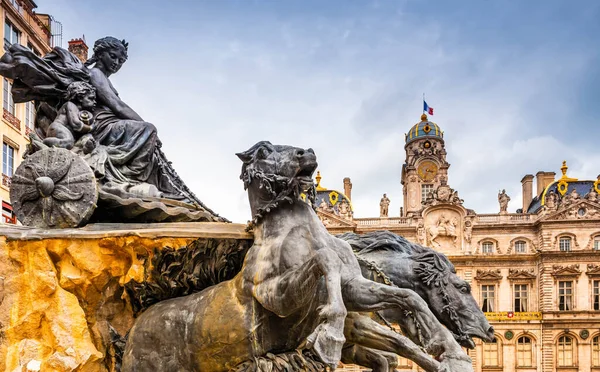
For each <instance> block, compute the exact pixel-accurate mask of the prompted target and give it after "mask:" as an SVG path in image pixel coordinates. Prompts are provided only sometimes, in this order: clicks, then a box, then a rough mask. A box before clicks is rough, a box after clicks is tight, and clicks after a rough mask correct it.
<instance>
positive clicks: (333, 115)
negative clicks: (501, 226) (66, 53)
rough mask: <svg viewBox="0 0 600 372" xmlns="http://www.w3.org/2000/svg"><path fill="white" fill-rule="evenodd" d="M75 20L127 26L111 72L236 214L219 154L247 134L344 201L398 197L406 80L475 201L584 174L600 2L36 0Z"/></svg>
mask: <svg viewBox="0 0 600 372" xmlns="http://www.w3.org/2000/svg"><path fill="white" fill-rule="evenodd" d="M36 3H37V5H38V9H37V11H39V12H41V13H50V14H52V15H53V16H54V18H55V19H56V20H58V21H60V22H61V23H62V25H63V42H62V44H63V46H64V47H66V46H67V41H68V40H70V39H72V38H77V37H81V36H82V35H85V39H86V41H87V43H88V45H89V46H90V50H91V48H92V46H93V42H94V41H95V40H96V39H98V38H100V37H103V36H108V35H110V36H115V37H117V38H120V39H126V40H127V41H128V42H129V59H128V61H127V62H126V63H125V65H124V66H123V68H122V69H121V71H120V72H119V73H118V74H116V75H114V76H112V77H111V80H112V83H113V85H114V86H115V87H116V89H117V90H118V91H119V94H120V96H121V98H122V99H123V100H124V101H125V102H126V103H128V104H129V105H130V106H131V107H132V108H133V109H134V110H136V111H137V112H138V113H139V114H140V115H141V116H142V117H143V118H144V120H146V121H148V122H151V123H153V124H155V125H156V126H157V128H158V131H159V137H160V138H161V140H162V142H163V150H164V151H165V153H166V154H167V156H168V158H169V160H171V161H172V162H173V165H174V167H175V169H176V170H177V172H178V174H179V175H180V176H181V178H182V179H183V180H184V181H185V182H186V184H187V185H188V186H189V187H190V189H191V190H193V191H194V192H195V193H196V194H197V196H198V197H199V198H200V199H201V200H202V201H203V202H204V203H205V204H207V205H208V206H209V207H210V208H212V209H213V210H215V211H216V212H217V213H219V214H220V215H222V216H225V217H227V218H229V219H230V220H232V221H234V222H242V223H244V222H246V221H247V220H249V219H250V218H251V216H250V209H249V206H248V201H247V195H246V193H245V192H244V189H243V184H242V181H241V180H240V179H239V174H240V169H241V162H240V161H239V159H238V158H237V157H236V156H235V153H236V152H241V151H244V150H246V149H248V148H249V147H251V146H252V145H253V144H254V143H256V142H258V141H260V140H269V141H271V142H272V143H273V144H288V145H294V146H298V147H303V148H309V147H310V148H313V149H314V151H315V153H316V155H317V158H318V162H319V170H320V171H321V175H322V177H323V179H322V182H321V183H322V185H323V186H324V187H327V188H330V189H337V190H343V183H342V180H343V178H344V177H350V178H351V179H352V183H353V190H352V202H353V207H354V213H355V217H377V216H379V200H380V198H381V196H382V194H383V193H387V195H388V197H389V198H390V199H391V204H390V207H389V208H390V216H398V215H399V213H400V211H399V209H400V206H402V185H401V184H400V174H401V167H402V163H403V162H404V159H405V152H404V143H405V142H404V134H405V133H406V132H407V131H408V130H409V129H410V127H411V126H412V125H414V124H415V123H416V122H418V121H420V115H421V113H422V111H421V110H422V95H423V93H425V95H426V100H427V103H428V104H429V105H430V106H432V107H434V109H435V115H433V116H432V117H430V119H431V120H432V121H434V122H436V123H437V124H438V125H439V126H440V127H441V128H442V130H443V131H444V138H445V141H446V149H447V152H448V155H447V160H448V162H449V163H450V164H451V167H450V169H449V180H448V183H449V185H450V186H451V187H452V188H454V189H456V190H457V191H458V192H459V195H460V196H461V198H463V199H464V200H465V207H467V208H470V209H474V210H475V211H476V212H477V213H497V212H498V211H499V206H498V200H497V194H498V191H499V190H500V189H506V192H507V193H508V194H509V195H510V197H511V202H510V203H509V211H511V212H514V211H515V210H516V209H518V208H520V207H521V204H522V198H521V183H520V180H521V178H522V177H523V176H524V175H526V174H534V175H535V173H537V172H538V171H554V172H556V173H557V175H560V166H561V164H562V161H563V160H566V161H567V163H568V165H569V176H571V177H577V178H580V179H595V178H596V177H597V176H598V175H599V174H600V154H599V153H598V148H599V146H598V142H599V140H600V122H599V121H598V117H599V116H600V105H599V104H598V101H599V100H600V88H599V87H600V22H598V19H599V18H600V2H598V1H595V0H589V1H583V0H582V1H567V0H565V1H554V0H543V1H542V0H540V1H538V0H530V1H520V0H515V1H478V0H464V1H452V2H448V1H443V0H440V1H427V2H426V1H418V0H403V1H401V0H387V1H353V0H339V1H334V0H328V1H321V0H282V1H276V0H264V1H251V0H240V1H229V0H221V1H216V0H211V1H198V0H171V1H164V0H162V1H153V0H146V1H141V0H139V1H134V0H119V1H115V0H103V1H92V0H36Z"/></svg>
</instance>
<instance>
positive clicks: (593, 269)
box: [585, 264, 600, 277]
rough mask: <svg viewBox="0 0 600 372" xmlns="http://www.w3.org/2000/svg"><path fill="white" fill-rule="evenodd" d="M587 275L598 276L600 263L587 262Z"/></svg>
mask: <svg viewBox="0 0 600 372" xmlns="http://www.w3.org/2000/svg"><path fill="white" fill-rule="evenodd" d="M585 273H586V274H587V276H593V277H600V265H598V264H587V271H586V272H585Z"/></svg>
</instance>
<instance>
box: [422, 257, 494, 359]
mask: <svg viewBox="0 0 600 372" xmlns="http://www.w3.org/2000/svg"><path fill="white" fill-rule="evenodd" d="M411 259H412V260H413V261H414V262H413V270H414V274H415V275H416V276H417V278H415V279H416V281H415V282H414V283H415V288H414V289H415V291H416V292H417V293H419V295H421V297H423V298H424V299H425V300H426V301H427V303H428V304H429V308H430V309H431V311H432V312H433V313H434V314H435V315H436V317H437V318H438V319H439V320H440V322H442V323H443V324H444V325H445V326H446V327H448V329H450V330H451V331H452V333H453V334H454V336H455V338H456V340H457V341H458V342H459V343H460V344H461V345H462V346H464V347H467V348H470V349H473V348H474V347H475V344H474V342H473V340H472V337H478V338H481V339H482V340H485V341H492V340H493V339H494V329H493V327H492V326H490V324H489V323H488V321H487V319H486V317H485V315H484V314H483V312H482V311H481V309H480V308H479V306H478V305H477V302H476V301H475V298H473V295H472V294H471V286H470V285H469V283H467V282H466V281H464V280H463V279H461V278H460V277H459V276H458V275H456V271H455V269H454V266H453V265H452V263H450V261H449V260H448V259H447V258H446V257H445V256H444V255H442V254H440V253H438V252H435V251H433V250H430V251H429V252H423V253H420V254H418V255H415V256H413V257H411Z"/></svg>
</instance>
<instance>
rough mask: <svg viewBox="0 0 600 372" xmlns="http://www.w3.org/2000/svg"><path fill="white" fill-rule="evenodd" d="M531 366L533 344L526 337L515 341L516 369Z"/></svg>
mask: <svg viewBox="0 0 600 372" xmlns="http://www.w3.org/2000/svg"><path fill="white" fill-rule="evenodd" d="M531 366H533V343H532V342H531V338H529V337H527V336H523V337H519V339H518V340H517V367H531Z"/></svg>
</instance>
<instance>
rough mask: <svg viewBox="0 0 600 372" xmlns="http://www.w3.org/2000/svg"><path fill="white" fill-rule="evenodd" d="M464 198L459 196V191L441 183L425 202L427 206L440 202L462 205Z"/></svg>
mask: <svg viewBox="0 0 600 372" xmlns="http://www.w3.org/2000/svg"><path fill="white" fill-rule="evenodd" d="M463 202H464V200H462V199H461V198H460V197H459V196H458V191H456V190H454V189H453V188H451V187H450V186H448V185H440V186H438V188H437V189H435V190H434V191H433V192H431V193H430V194H429V195H428V196H427V199H426V200H425V202H424V203H423V204H425V205H426V206H430V205H438V204H453V205H462V204H463Z"/></svg>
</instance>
